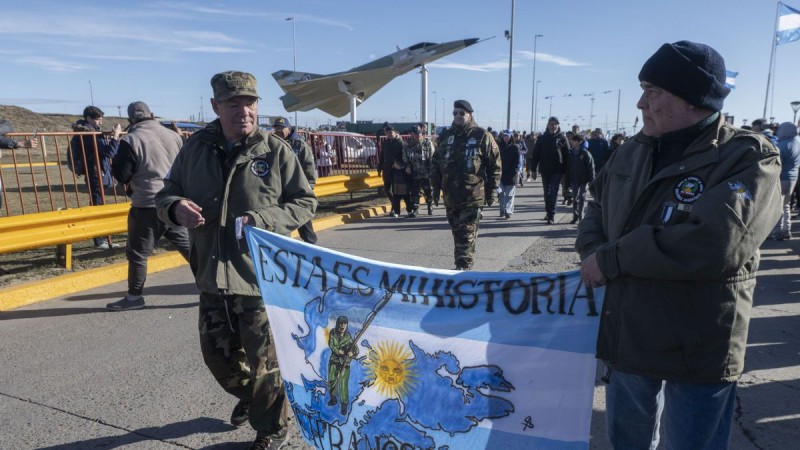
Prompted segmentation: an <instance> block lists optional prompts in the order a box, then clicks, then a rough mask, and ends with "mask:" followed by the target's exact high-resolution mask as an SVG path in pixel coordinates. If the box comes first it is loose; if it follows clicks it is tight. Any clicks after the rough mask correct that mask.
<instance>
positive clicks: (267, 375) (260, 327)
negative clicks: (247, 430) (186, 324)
mask: <svg viewBox="0 0 800 450" xmlns="http://www.w3.org/2000/svg"><path fill="white" fill-rule="evenodd" d="M198 326H199V329H200V350H201V351H202V353H203V360H204V361H205V363H206V366H208V369H209V370H210V371H211V374H212V375H213V376H214V378H215V379H216V380H217V383H219V384H220V386H222V388H223V389H225V391H227V392H228V393H229V394H231V395H233V396H235V397H237V398H238V399H239V400H244V401H246V402H249V403H250V412H249V415H250V425H251V426H252V427H253V429H254V430H256V431H257V432H260V433H266V434H272V433H275V432H278V431H280V430H281V429H282V428H283V427H285V426H286V423H287V417H288V409H287V402H286V394H285V393H284V391H283V383H282V381H281V373H280V370H279V369H278V358H277V355H276V353H275V342H274V340H273V339H272V334H271V332H270V327H269V321H268V320H267V312H266V309H265V308H264V301H263V300H262V299H261V298H260V297H247V296H239V295H217V294H212V293H208V292H201V293H200V318H199V323H198Z"/></svg>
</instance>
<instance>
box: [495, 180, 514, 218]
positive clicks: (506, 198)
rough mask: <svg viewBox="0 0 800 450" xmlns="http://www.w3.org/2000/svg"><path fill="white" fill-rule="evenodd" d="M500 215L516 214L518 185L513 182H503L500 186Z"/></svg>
mask: <svg viewBox="0 0 800 450" xmlns="http://www.w3.org/2000/svg"><path fill="white" fill-rule="evenodd" d="M500 189H501V191H500V196H499V197H500V198H499V199H498V200H499V202H500V215H501V216H504V215H506V214H514V194H516V192H517V187H516V186H514V185H513V184H503V185H501V186H500Z"/></svg>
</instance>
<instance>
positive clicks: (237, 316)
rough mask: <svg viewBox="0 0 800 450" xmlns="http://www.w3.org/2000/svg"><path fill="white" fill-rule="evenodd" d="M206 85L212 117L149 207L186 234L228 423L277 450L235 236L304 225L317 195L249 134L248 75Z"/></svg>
mask: <svg viewBox="0 0 800 450" xmlns="http://www.w3.org/2000/svg"><path fill="white" fill-rule="evenodd" d="M211 86H212V87H213V89H214V98H212V99H211V106H212V107H213V108H214V112H215V113H217V115H218V116H219V118H218V119H217V120H215V121H213V122H211V123H210V124H208V125H207V126H206V127H205V128H204V129H203V130H201V131H198V132H196V133H194V134H193V135H192V136H191V137H190V138H189V139H188V140H187V141H186V143H185V144H184V145H183V147H182V148H181V151H180V153H178V157H177V158H176V159H175V162H174V164H173V166H172V169H171V170H170V172H169V173H168V174H167V176H166V177H165V178H164V188H163V189H162V190H161V191H159V193H158V194H157V195H156V207H157V208H158V216H159V218H160V219H161V220H163V221H164V222H166V223H167V224H168V225H170V226H177V225H182V226H185V227H186V228H187V229H188V230H189V242H190V257H189V265H190V267H191V269H192V273H194V276H195V281H196V283H197V288H198V289H199V290H200V308H199V310H200V311H199V316H200V317H199V329H200V349H201V351H202V353H203V359H204V360H205V363H206V365H207V366H208V368H209V370H210V371H211V373H212V374H213V375H214V378H215V379H216V380H217V382H218V383H219V384H220V385H221V386H222V387H223V388H224V389H225V390H226V391H227V392H228V393H230V394H232V395H234V396H236V397H237V398H238V399H239V400H240V401H239V403H238V404H237V405H236V408H234V411H233V414H232V416H231V423H232V424H233V425H236V426H240V425H243V424H244V423H245V422H246V421H248V419H249V421H250V425H251V426H252V427H253V428H254V429H255V430H256V432H257V435H256V441H255V442H254V443H253V446H252V447H251V449H253V450H263V449H272V448H278V447H279V446H280V445H281V444H282V443H283V441H284V440H285V438H286V425H287V417H288V410H287V405H286V395H285V393H284V391H283V388H282V386H281V377H280V370H279V369H278V361H277V359H276V354H275V343H274V341H273V340H272V336H271V335H270V326H269V322H268V320H267V314H266V309H265V307H264V302H263V301H262V299H261V295H260V292H259V289H258V283H257V280H256V274H255V268H254V266H253V259H252V257H251V256H250V254H249V252H248V248H247V242H246V241H245V240H243V239H242V238H241V236H240V235H239V233H238V232H237V230H238V229H240V225H241V226H245V225H252V226H256V227H259V228H264V229H266V230H269V231H273V232H275V233H278V234H282V235H288V234H290V233H291V232H292V230H295V229H297V228H298V227H299V226H301V225H302V224H304V223H306V222H308V221H309V220H311V218H312V217H313V216H314V212H315V211H316V208H317V199H316V197H314V191H313V190H312V189H311V186H310V185H309V183H308V180H307V179H306V176H305V175H303V169H302V167H301V164H300V162H299V161H298V159H297V157H296V156H295V154H294V152H292V149H291V148H290V147H289V146H288V145H287V144H286V143H285V142H284V141H281V140H280V139H278V138H277V137H275V136H273V135H271V134H268V133H264V132H262V131H261V130H259V128H258V99H259V97H258V94H257V93H256V79H255V77H253V75H251V74H249V73H244V72H237V71H230V72H223V73H219V74H216V75H214V77H213V78H211Z"/></svg>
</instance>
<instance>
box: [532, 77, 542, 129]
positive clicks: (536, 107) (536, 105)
mask: <svg viewBox="0 0 800 450" xmlns="http://www.w3.org/2000/svg"><path fill="white" fill-rule="evenodd" d="M541 82H542V80H536V88H535V89H534V92H536V97H535V98H534V101H533V117H534V118H536V115H537V114H539V83H541ZM538 129H539V121H538V120H534V121H533V129H532V130H531V132H532V133H535V132H536V131H538Z"/></svg>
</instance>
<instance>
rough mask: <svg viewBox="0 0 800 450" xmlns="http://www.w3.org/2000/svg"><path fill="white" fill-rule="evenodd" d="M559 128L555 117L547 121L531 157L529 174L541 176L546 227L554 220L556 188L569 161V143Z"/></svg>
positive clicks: (556, 197) (556, 198)
mask: <svg viewBox="0 0 800 450" xmlns="http://www.w3.org/2000/svg"><path fill="white" fill-rule="evenodd" d="M559 126H560V125H559V122H558V118H557V117H551V118H550V119H548V120H547V131H545V132H544V133H543V134H542V135H541V136H539V138H538V139H537V140H536V145H534V146H533V153H532V155H531V167H530V168H531V172H532V173H534V174H535V173H536V171H537V170H538V171H539V172H540V173H541V174H542V186H543V187H544V209H545V217H544V219H545V220H546V221H547V224H548V225H552V224H553V221H554V220H555V214H556V202H557V200H558V187H559V186H560V185H561V178H562V177H563V176H564V175H565V174H566V172H567V164H568V161H569V143H568V142H567V137H566V136H564V133H562V132H561V129H560V128H559Z"/></svg>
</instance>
